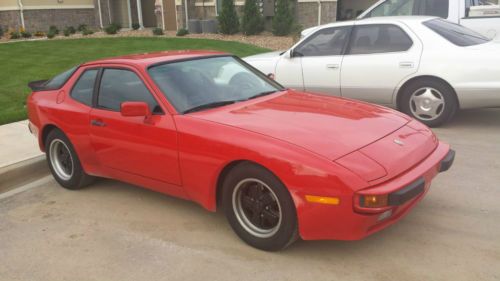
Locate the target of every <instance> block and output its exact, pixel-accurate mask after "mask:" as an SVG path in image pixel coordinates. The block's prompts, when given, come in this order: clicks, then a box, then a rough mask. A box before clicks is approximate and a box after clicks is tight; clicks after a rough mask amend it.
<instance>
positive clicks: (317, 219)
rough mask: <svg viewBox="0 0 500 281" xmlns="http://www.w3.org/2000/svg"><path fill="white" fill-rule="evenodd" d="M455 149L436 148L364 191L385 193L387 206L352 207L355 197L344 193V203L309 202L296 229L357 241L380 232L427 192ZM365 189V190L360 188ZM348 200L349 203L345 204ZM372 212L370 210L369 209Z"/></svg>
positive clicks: (313, 237)
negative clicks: (378, 207) (323, 203)
mask: <svg viewBox="0 0 500 281" xmlns="http://www.w3.org/2000/svg"><path fill="white" fill-rule="evenodd" d="M454 158H455V152H454V151H453V150H450V148H449V145H447V144H444V143H439V145H438V147H437V148H436V149H435V150H434V151H433V152H432V153H431V155H429V156H428V157H427V158H426V159H425V160H424V161H422V162H420V163H419V164H418V165H416V166H415V167H413V168H412V169H411V170H409V171H406V172H405V173H403V174H402V175H399V176H397V177H396V178H393V179H391V180H389V181H387V182H384V183H382V184H379V185H377V186H375V187H370V188H369V189H368V190H367V191H369V192H373V193H379V194H380V193H385V194H389V205H390V206H388V207H385V208H383V209H380V210H375V212H373V213H363V212H359V210H356V209H355V207H354V201H355V200H359V197H354V199H353V196H352V195H351V196H347V195H346V196H345V197H343V198H341V199H340V201H341V202H345V204H340V205H339V206H329V205H320V204H309V206H308V208H307V210H305V209H304V210H302V212H301V214H298V215H299V232H300V235H301V237H302V239H305V240H359V239H362V238H364V237H366V236H368V235H371V234H373V233H375V232H377V231H380V230H382V229H384V228H386V227H388V226H390V225H391V224H393V223H395V222H397V221H398V220H400V219H401V218H402V217H403V216H405V215H406V214H407V213H408V212H409V211H410V210H411V209H412V208H413V207H414V206H415V205H416V204H417V203H418V202H420V200H422V199H423V197H424V196H425V194H426V193H427V192H428V191H429V188H430V185H431V181H432V179H433V178H434V177H435V176H436V175H437V174H438V173H440V172H444V171H446V170H448V169H449V168H450V167H451V165H452V164H453V160H454ZM363 191H365V190H363ZM349 202H351V204H348V203H349ZM372 211H373V210H372Z"/></svg>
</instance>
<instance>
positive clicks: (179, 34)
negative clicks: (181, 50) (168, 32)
mask: <svg viewBox="0 0 500 281" xmlns="http://www.w3.org/2000/svg"><path fill="white" fill-rule="evenodd" d="M188 34H189V31H188V30H187V29H185V28H181V29H179V30H177V33H176V34H175V35H177V36H185V35H188Z"/></svg>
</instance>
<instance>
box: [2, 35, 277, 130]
mask: <svg viewBox="0 0 500 281" xmlns="http://www.w3.org/2000/svg"><path fill="white" fill-rule="evenodd" d="M184 49H209V50H220V51H226V52H230V53H233V54H235V55H238V56H248V55H253V54H257V53H261V52H265V51H268V50H266V49H263V48H260V47H256V46H252V45H247V44H242V43H237V42H227V41H218V40H205V39H189V38H102V39H97V38H96V39H74V40H49V41H46V40H44V41H31V42H17V43H9V44H0V124H6V123H10V122H14V121H18V120H22V119H26V110H25V108H24V104H25V100H26V96H27V95H28V94H29V93H30V90H29V88H28V87H27V86H26V85H27V84H28V82H30V81H34V80H41V79H48V78H50V77H52V76H54V75H55V74H57V73H60V72H62V71H64V70H66V69H68V68H70V67H72V66H74V65H77V64H80V63H83V62H86V61H89V60H94V59H97V58H103V57H113V56H118V55H124V54H133V53H143V52H152V51H161V50H184Z"/></svg>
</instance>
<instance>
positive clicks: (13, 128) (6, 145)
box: [0, 120, 43, 168]
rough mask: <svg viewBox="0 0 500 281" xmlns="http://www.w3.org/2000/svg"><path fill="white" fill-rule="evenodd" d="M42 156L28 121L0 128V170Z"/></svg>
mask: <svg viewBox="0 0 500 281" xmlns="http://www.w3.org/2000/svg"><path fill="white" fill-rule="evenodd" d="M40 155H43V153H42V152H41V151H40V148H39V147H38V142H37V139H36V138H35V137H34V136H33V135H32V134H31V133H30V131H29V129H28V120H24V121H19V122H15V123H11V124H7V125H2V126H0V168H3V167H6V166H9V165H12V164H15V163H19V162H21V161H24V160H28V159H31V158H34V157H37V156H40Z"/></svg>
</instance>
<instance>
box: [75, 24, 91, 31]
mask: <svg viewBox="0 0 500 281" xmlns="http://www.w3.org/2000/svg"><path fill="white" fill-rule="evenodd" d="M87 29H88V26H87V25H86V24H80V25H79V26H78V28H77V30H78V31H80V32H83V31H84V30H87Z"/></svg>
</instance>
